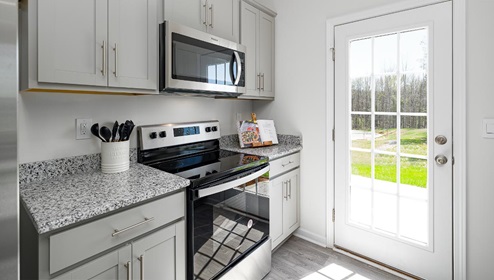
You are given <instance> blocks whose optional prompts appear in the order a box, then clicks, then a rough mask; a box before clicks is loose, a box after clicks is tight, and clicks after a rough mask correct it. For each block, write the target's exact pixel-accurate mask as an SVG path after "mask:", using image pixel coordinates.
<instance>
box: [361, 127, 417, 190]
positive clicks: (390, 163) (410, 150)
mask: <svg viewBox="0 0 494 280" xmlns="http://www.w3.org/2000/svg"><path fill="white" fill-rule="evenodd" d="M376 133H378V134H381V135H382V136H381V137H379V138H377V139H376V150H381V151H389V152H396V149H397V147H398V145H397V144H396V130H387V131H376ZM400 144H401V153H407V154H414V155H427V131H426V130H425V129H402V130H401V140H400ZM352 146H353V147H358V148H363V149H370V146H371V143H370V141H369V140H354V141H352ZM352 174H354V175H359V176H363V177H368V178H371V164H370V153H366V152H352ZM375 178H376V179H377V180H383V181H388V182H394V183H396V179H397V178H396V159H395V156H389V155H380V154H376V156H375ZM400 183H402V184H407V185H413V186H417V187H422V188H425V187H426V186H427V160H423V159H416V158H408V157H402V158H401V170H400Z"/></svg>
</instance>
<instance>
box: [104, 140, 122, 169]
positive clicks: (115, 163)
mask: <svg viewBox="0 0 494 280" xmlns="http://www.w3.org/2000/svg"><path fill="white" fill-rule="evenodd" d="M126 170H129V141H122V142H101V172H103V173H118V172H123V171H126Z"/></svg>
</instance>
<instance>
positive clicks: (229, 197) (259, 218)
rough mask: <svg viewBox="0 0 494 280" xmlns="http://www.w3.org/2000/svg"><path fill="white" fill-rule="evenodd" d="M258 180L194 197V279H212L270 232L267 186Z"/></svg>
mask: <svg viewBox="0 0 494 280" xmlns="http://www.w3.org/2000/svg"><path fill="white" fill-rule="evenodd" d="M257 182H258V180H255V181H254V182H253V183H251V184H247V185H243V186H240V187H237V188H233V189H229V190H227V191H223V192H221V193H217V194H214V195H210V196H207V197H204V198H200V199H198V200H196V201H194V218H193V221H194V225H193V229H194V243H193V244H194V279H211V278H213V277H214V276H215V275H218V274H219V273H221V272H222V271H223V269H224V268H225V267H226V266H228V265H229V264H231V263H232V262H234V261H236V260H237V259H238V258H239V257H241V256H242V254H244V253H246V252H248V251H249V250H250V249H252V248H253V247H255V246H256V245H258V244H259V243H261V242H263V241H264V240H265V239H266V238H267V237H268V235H269V197H268V196H267V192H266V191H267V188H265V191H264V192H263V191H262V190H261V185H262V184H257Z"/></svg>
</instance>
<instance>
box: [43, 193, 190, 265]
mask: <svg viewBox="0 0 494 280" xmlns="http://www.w3.org/2000/svg"><path fill="white" fill-rule="evenodd" d="M184 215H185V197H184V192H180V193H177V194H174V195H170V196H167V197H164V198H162V199H159V200H156V201H153V202H150V203H147V204H144V205H141V206H138V207H135V208H132V209H129V210H126V211H123V212H120V213H117V214H114V215H111V216H108V217H106V218H102V219H99V220H96V221H94V222H91V223H89V224H86V225H82V226H79V227H76V228H73V229H70V230H67V231H64V232H61V233H58V234H55V235H52V236H50V274H52V273H54V272H57V271H59V270H61V269H63V268H66V267H68V266H70V265H73V264H75V263H77V262H79V261H82V260H84V259H86V258H88V257H91V256H93V255H95V254H98V253H100V252H102V251H104V250H107V249H109V248H112V247H113V246H117V245H119V244H122V243H123V242H126V241H128V240H131V239H133V238H135V237H137V236H139V235H141V234H143V233H146V232H148V231H150V230H153V229H155V228H158V227H160V226H163V225H165V224H167V223H169V222H171V221H173V220H176V219H179V218H182V217H183V216H184ZM146 219H148V220H146ZM126 229H127V230H126ZM117 231H118V232H117Z"/></svg>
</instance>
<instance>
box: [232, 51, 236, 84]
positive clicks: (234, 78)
mask: <svg viewBox="0 0 494 280" xmlns="http://www.w3.org/2000/svg"><path fill="white" fill-rule="evenodd" d="M234 63H235V52H234V54H232V60H230V78H231V79H232V83H235V80H236V79H237V78H236V77H235V73H234V72H233V64H234Z"/></svg>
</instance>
